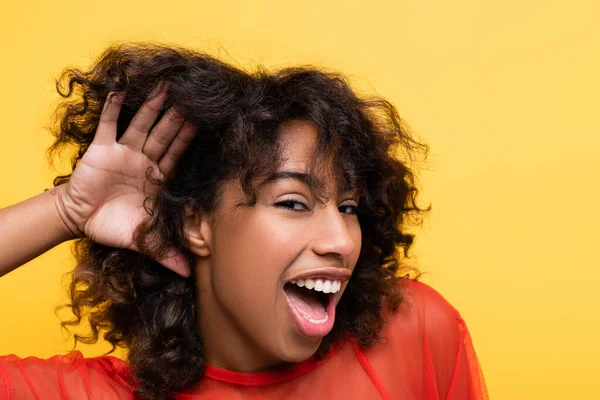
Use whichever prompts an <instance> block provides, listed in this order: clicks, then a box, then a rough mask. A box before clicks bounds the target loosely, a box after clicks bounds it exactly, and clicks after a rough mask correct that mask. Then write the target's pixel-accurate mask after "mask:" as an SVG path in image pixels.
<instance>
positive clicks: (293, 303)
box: [283, 279, 341, 337]
mask: <svg viewBox="0 0 600 400" xmlns="http://www.w3.org/2000/svg"><path fill="white" fill-rule="evenodd" d="M340 289H341V282H340V281H332V280H327V279H299V280H293V281H290V282H288V283H286V284H285V285H284V287H283V290H284V291H285V293H286V295H287V299H288V305H289V308H290V311H291V312H292V315H293V317H294V318H293V319H294V321H295V322H296V325H297V327H298V329H299V330H300V332H302V333H303V334H304V335H305V336H308V337H323V336H325V335H327V334H328V333H329V332H330V331H331V329H332V328H333V323H334V321H335V300H336V297H337V295H336V293H337V292H339V291H340Z"/></svg>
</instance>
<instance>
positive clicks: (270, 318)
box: [188, 121, 362, 372]
mask: <svg viewBox="0 0 600 400" xmlns="http://www.w3.org/2000/svg"><path fill="white" fill-rule="evenodd" d="M317 135H318V133H317V131H316V129H315V128H314V126H313V125H311V124H310V123H308V122H303V121H288V123H287V124H284V126H283V128H282V132H281V136H280V139H279V140H280V141H282V144H283V147H284V151H283V154H282V158H283V159H284V160H285V161H284V163H283V165H282V166H281V170H280V171H279V172H284V173H285V172H294V173H299V174H303V173H308V172H309V171H308V166H309V160H310V155H311V153H312V151H313V150H314V146H315V142H316V139H317ZM313 178H314V179H318V180H319V181H321V182H322V183H323V186H324V187H325V188H326V190H327V192H328V193H329V194H330V198H329V199H328V200H327V201H326V202H325V203H321V202H319V201H317V199H316V197H315V196H314V195H313V192H312V191H311V189H310V187H309V186H308V185H307V184H305V183H304V182H303V181H302V180H299V179H297V178H293V177H291V176H289V175H287V176H285V177H282V178H281V179H277V180H275V181H272V182H270V183H269V184H266V185H264V186H261V187H260V189H259V190H258V196H257V202H256V205H254V206H253V207H242V208H238V207H235V205H236V204H237V203H239V202H241V201H243V200H244V197H243V195H242V191H241V186H240V183H239V181H231V182H227V183H225V184H224V187H223V190H222V195H221V198H220V199H219V207H218V209H217V210H216V211H215V212H216V214H217V218H216V221H218V222H217V223H216V224H215V223H213V220H212V219H211V218H210V217H209V216H207V215H204V213H202V212H198V213H196V215H195V216H194V218H192V216H190V217H189V218H190V221H188V240H189V243H190V247H191V250H192V252H194V253H195V254H196V255H197V258H196V262H195V265H194V268H195V272H196V274H195V275H196V276H197V279H196V286H197V288H198V290H197V293H198V296H197V299H196V302H197V310H198V321H199V324H200V331H201V332H202V335H203V337H204V340H205V347H206V358H207V361H208V362H209V363H210V364H212V365H215V366H219V367H223V368H226V369H229V370H234V371H239V372H260V371H266V370H270V369H273V368H277V367H280V366H282V365H285V364H287V363H294V362H299V361H303V360H306V359H307V358H309V357H311V356H312V355H313V354H314V353H315V351H316V350H317V348H318V347H319V345H320V343H321V340H322V339H323V336H324V334H326V333H324V334H316V335H313V336H307V335H305V334H303V333H302V332H301V331H300V330H299V329H298V328H297V326H296V324H295V322H294V318H293V316H292V312H291V311H290V308H289V305H288V301H287V298H288V297H287V295H286V292H285V291H284V286H285V284H286V283H287V282H289V281H291V280H293V279H297V278H310V277H330V278H332V279H340V280H341V281H342V289H341V290H340V291H339V292H338V293H336V294H335V295H332V296H333V297H334V299H332V300H331V301H333V302H334V303H335V305H337V303H338V302H339V300H340V298H341V296H342V294H343V292H344V290H345V288H346V285H347V279H349V278H350V275H351V274H352V271H353V269H354V267H355V265H356V263H357V261H358V257H359V254H360V250H361V237H362V234H361V228H360V224H359V222H358V218H357V215H356V207H357V205H358V193H356V192H343V191H342V190H340V188H338V187H337V185H336V181H335V179H333V176H332V175H331V174H329V175H327V174H325V175H321V176H314V177H313ZM334 307H335V306H334ZM331 311H332V312H331V313H330V316H331V319H332V320H334V319H335V316H334V314H335V311H333V310H331Z"/></svg>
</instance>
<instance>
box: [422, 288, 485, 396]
mask: <svg viewBox="0 0 600 400" xmlns="http://www.w3.org/2000/svg"><path fill="white" fill-rule="evenodd" d="M412 286H413V292H414V293H415V298H416V299H417V303H418V307H419V308H420V318H422V323H423V329H424V334H423V337H424V341H423V358H424V359H423V363H424V365H425V371H426V372H427V371H428V372H430V373H433V376H429V379H430V380H431V381H432V382H431V384H430V386H433V383H435V386H436V389H437V396H436V397H435V396H431V398H434V397H435V398H439V399H446V400H487V399H488V394H487V388H486V386H485V380H484V378H483V373H482V371H481V367H480V365H479V361H478V359H477V356H476V354H475V349H474V347H473V342H472V341H471V335H470V334H469V330H468V329H467V325H466V324H465V321H464V320H463V319H462V317H461V316H460V314H459V313H458V311H456V309H455V308H454V307H452V306H451V305H450V303H448V302H447V301H446V300H445V299H444V298H443V297H442V296H441V295H440V294H439V293H438V292H436V291H435V290H434V289H432V288H431V287H429V286H427V285H425V284H422V283H418V282H415V283H413V284H412ZM428 365H429V367H428ZM426 379H427V377H426Z"/></svg>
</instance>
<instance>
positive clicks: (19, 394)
mask: <svg viewBox="0 0 600 400" xmlns="http://www.w3.org/2000/svg"><path fill="white" fill-rule="evenodd" d="M128 379H129V378H128V370H127V365H126V363H125V362H124V361H121V360H119V359H118V358H116V357H97V358H88V359H86V358H84V357H83V355H82V354H81V352H79V351H74V352H72V353H69V354H67V355H64V356H54V357H52V358H49V359H40V358H36V357H27V358H19V357H17V356H15V355H9V356H3V357H0V400H34V399H35V400H37V399H40V400H41V399H43V400H54V399H57V400H58V399H60V400H65V399H77V400H79V399H81V400H87V399H89V400H92V399H107V400H110V399H133V396H132V395H131V393H132V391H133V388H132V387H131V386H130V385H129V383H128Z"/></svg>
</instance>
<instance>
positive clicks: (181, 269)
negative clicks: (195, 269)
mask: <svg viewBox="0 0 600 400" xmlns="http://www.w3.org/2000/svg"><path fill="white" fill-rule="evenodd" d="M128 249H130V250H133V251H137V252H139V251H140V249H139V248H138V247H137V245H136V244H135V243H131V244H130V245H129V246H128ZM156 261H158V262H159V263H160V264H161V265H162V266H163V267H166V268H169V269H170V270H171V271H173V272H175V273H176V274H179V275H181V276H183V277H184V278H187V277H189V276H190V275H191V274H192V271H191V268H190V264H189V263H188V260H187V258H185V256H184V255H183V254H182V253H179V252H178V251H176V250H175V249H169V250H168V251H167V256H166V257H163V258H159V259H156Z"/></svg>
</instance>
